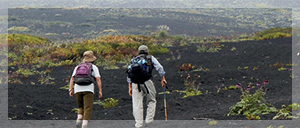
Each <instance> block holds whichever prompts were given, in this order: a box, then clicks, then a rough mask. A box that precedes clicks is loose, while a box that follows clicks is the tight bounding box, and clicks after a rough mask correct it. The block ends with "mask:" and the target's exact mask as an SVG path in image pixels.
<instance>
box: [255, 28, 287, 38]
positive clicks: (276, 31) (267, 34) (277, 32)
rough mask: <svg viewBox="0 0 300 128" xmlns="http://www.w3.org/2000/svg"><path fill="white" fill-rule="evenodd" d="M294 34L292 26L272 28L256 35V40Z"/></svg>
mask: <svg viewBox="0 0 300 128" xmlns="http://www.w3.org/2000/svg"><path fill="white" fill-rule="evenodd" d="M291 36H292V28H271V29H268V30H265V31H261V32H259V33H257V34H256V35H254V36H253V37H252V39H254V40H268V39H276V38H284V37H291Z"/></svg>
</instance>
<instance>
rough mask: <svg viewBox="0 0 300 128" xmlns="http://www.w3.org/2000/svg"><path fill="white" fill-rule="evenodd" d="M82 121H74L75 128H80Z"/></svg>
mask: <svg viewBox="0 0 300 128" xmlns="http://www.w3.org/2000/svg"><path fill="white" fill-rule="evenodd" d="M81 124H82V120H77V121H76V128H81Z"/></svg>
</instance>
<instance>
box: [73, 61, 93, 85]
mask: <svg viewBox="0 0 300 128" xmlns="http://www.w3.org/2000/svg"><path fill="white" fill-rule="evenodd" d="M92 72H93V66H92V63H81V64H79V65H78V68H77V70H76V74H75V80H74V81H75V83H76V84H78V85H90V84H91V83H94V81H95V77H94V76H93V75H92Z"/></svg>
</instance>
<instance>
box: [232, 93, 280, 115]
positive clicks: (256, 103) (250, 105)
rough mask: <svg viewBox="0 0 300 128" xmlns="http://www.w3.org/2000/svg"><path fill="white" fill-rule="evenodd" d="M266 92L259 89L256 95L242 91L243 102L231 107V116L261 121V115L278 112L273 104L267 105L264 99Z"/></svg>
mask: <svg viewBox="0 0 300 128" xmlns="http://www.w3.org/2000/svg"><path fill="white" fill-rule="evenodd" d="M265 94H266V91H265V90H264V89H262V88H259V89H257V90H256V91H255V93H254V94H250V92H249V91H247V90H246V91H242V95H241V101H239V102H237V103H236V104H235V105H234V106H232V107H230V109H231V110H230V112H229V113H228V114H227V116H230V115H245V116H246V117H247V119H249V120H250V119H251V120H252V119H259V117H257V116H259V115H264V114H269V113H274V112H277V109H276V108H275V107H273V106H272V105H271V104H268V103H266V100H265V98H264V96H265Z"/></svg>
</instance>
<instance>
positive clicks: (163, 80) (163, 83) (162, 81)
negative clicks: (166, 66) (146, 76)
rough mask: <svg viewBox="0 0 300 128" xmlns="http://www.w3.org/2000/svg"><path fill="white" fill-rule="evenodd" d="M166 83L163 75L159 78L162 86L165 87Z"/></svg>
mask: <svg viewBox="0 0 300 128" xmlns="http://www.w3.org/2000/svg"><path fill="white" fill-rule="evenodd" d="M167 83H168V82H167V80H166V78H165V76H163V77H162V79H161V86H162V87H166V86H167Z"/></svg>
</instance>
